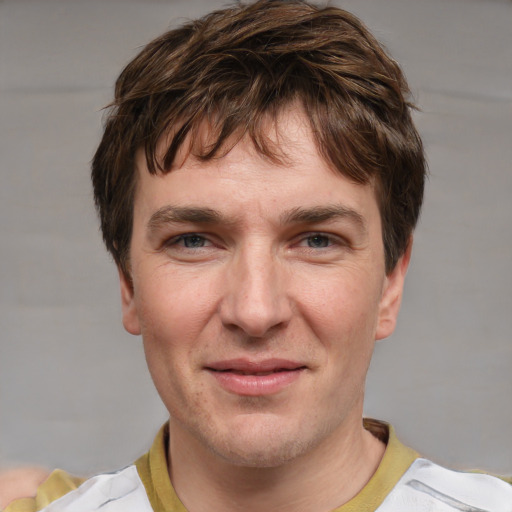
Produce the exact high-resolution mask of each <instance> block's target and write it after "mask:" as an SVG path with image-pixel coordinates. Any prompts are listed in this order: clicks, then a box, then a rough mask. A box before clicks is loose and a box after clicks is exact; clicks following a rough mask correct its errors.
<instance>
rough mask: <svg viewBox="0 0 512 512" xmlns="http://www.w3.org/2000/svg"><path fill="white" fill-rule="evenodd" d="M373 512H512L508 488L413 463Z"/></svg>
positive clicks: (478, 476)
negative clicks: (375, 511)
mask: <svg viewBox="0 0 512 512" xmlns="http://www.w3.org/2000/svg"><path fill="white" fill-rule="evenodd" d="M377 512H512V486H511V485H509V484H507V483H505V482H503V481H502V480H500V479H499V478H495V477H492V476H489V475H481V474H477V473H462V472H459V471H452V470H449V469H446V468H443V467H441V466H438V465H437V464H434V463H433V462H430V461H429V460H425V459H416V460H415V461H414V462H413V463H412V464H411V467H410V468H409V469H408V470H407V471H406V472H405V473H404V475H403V476H402V478H401V479H400V480H399V482H398V483H397V485H396V486H395V487H394V488H393V490H392V491H391V493H390V494H389V495H388V497H387V498H386V499H385V500H384V502H383V503H382V505H381V506H380V507H379V508H378V509H377Z"/></svg>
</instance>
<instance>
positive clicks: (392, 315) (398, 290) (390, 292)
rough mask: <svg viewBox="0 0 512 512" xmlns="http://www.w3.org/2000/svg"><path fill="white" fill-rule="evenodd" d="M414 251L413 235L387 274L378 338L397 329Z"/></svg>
mask: <svg viewBox="0 0 512 512" xmlns="http://www.w3.org/2000/svg"><path fill="white" fill-rule="evenodd" d="M411 251H412V236H411V237H410V238H409V242H408V244H407V248H406V249H405V252H404V254H403V255H402V256H401V257H400V259H399V260H398V262H397V264H396V265H395V268H394V269H393V270H392V271H391V272H390V273H389V274H388V275H387V276H386V278H385V280H384V287H383V291H382V296H381V299H380V304H379V318H378V322H377V331H376V334H375V339H376V340H382V339H384V338H387V337H388V336H390V335H391V334H392V333H393V331H394V330H395V326H396V320H397V318H398V312H399V311H400V304H401V302H402V295H403V291H404V281H405V275H406V274H407V269H408V267H409V262H410V260H411Z"/></svg>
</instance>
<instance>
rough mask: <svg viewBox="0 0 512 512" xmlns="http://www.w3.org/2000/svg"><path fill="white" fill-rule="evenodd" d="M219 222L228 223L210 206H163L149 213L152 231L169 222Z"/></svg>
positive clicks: (149, 226)
mask: <svg viewBox="0 0 512 512" xmlns="http://www.w3.org/2000/svg"><path fill="white" fill-rule="evenodd" d="M186 222H189V223H194V224H220V223H229V222H228V221H227V219H225V218H224V216H223V215H222V214H221V213H219V212H218V211H217V210H213V209H212V208H201V207H189V206H171V205H168V206H164V207H162V208H160V209H158V210H157V211H156V212H155V213H153V215H151V217H150V219H149V221H148V228H149V230H151V231H153V230H156V229H158V228H160V227H161V226H163V225H165V224H170V223H186Z"/></svg>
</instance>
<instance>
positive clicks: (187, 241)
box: [181, 235, 206, 249]
mask: <svg viewBox="0 0 512 512" xmlns="http://www.w3.org/2000/svg"><path fill="white" fill-rule="evenodd" d="M181 240H182V241H183V245H184V246H185V247H187V248H189V249H195V248H197V247H204V245H205V242H206V240H205V238H204V237H203V236H201V235H182V236H181Z"/></svg>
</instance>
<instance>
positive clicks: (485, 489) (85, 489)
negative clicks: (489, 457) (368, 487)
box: [41, 459, 512, 512]
mask: <svg viewBox="0 0 512 512" xmlns="http://www.w3.org/2000/svg"><path fill="white" fill-rule="evenodd" d="M41 512H153V509H152V508H151V504H150V503H149V500H148V497H147V495H146V490H145V488H144V484H143V483H142V481H141V480H140V478H139V475H138V473H137V469H136V467H135V466H129V467H127V468H125V469H123V470H121V471H118V472H117V473H109V474H104V475H99V476H96V477H94V478H91V479H89V480H87V481H86V482H84V483H83V484H82V485H81V486H80V487H79V488H78V489H76V490H74V491H71V492H70V493H68V494H66V495H64V496H63V497H62V498H60V499H58V500H57V501H54V502H53V503H51V504H50V505H48V506H47V507H46V508H44V509H42V511H41ZM376 512H512V486H510V485H509V484H507V483H505V482H503V481H501V480H499V479H498V478H495V477H492V476H489V475H481V474H474V473H461V472H457V471H451V470H449V469H445V468H443V467H441V466H438V465H437V464H434V463H433V462H430V461H428V460H425V459H416V460H415V461H414V462H413V463H412V464H411V467H410V468H409V469H408V470H407V471H406V472H405V473H404V475H403V476H402V478H401V479H400V480H399V482H398V483H397V485H396V486H395V487H394V488H393V490H392V491H391V493H390V494H389V495H388V496H387V498H386V499H385V500H384V502H383V503H382V505H381V506H380V507H379V508H378V509H377V511H376Z"/></svg>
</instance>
